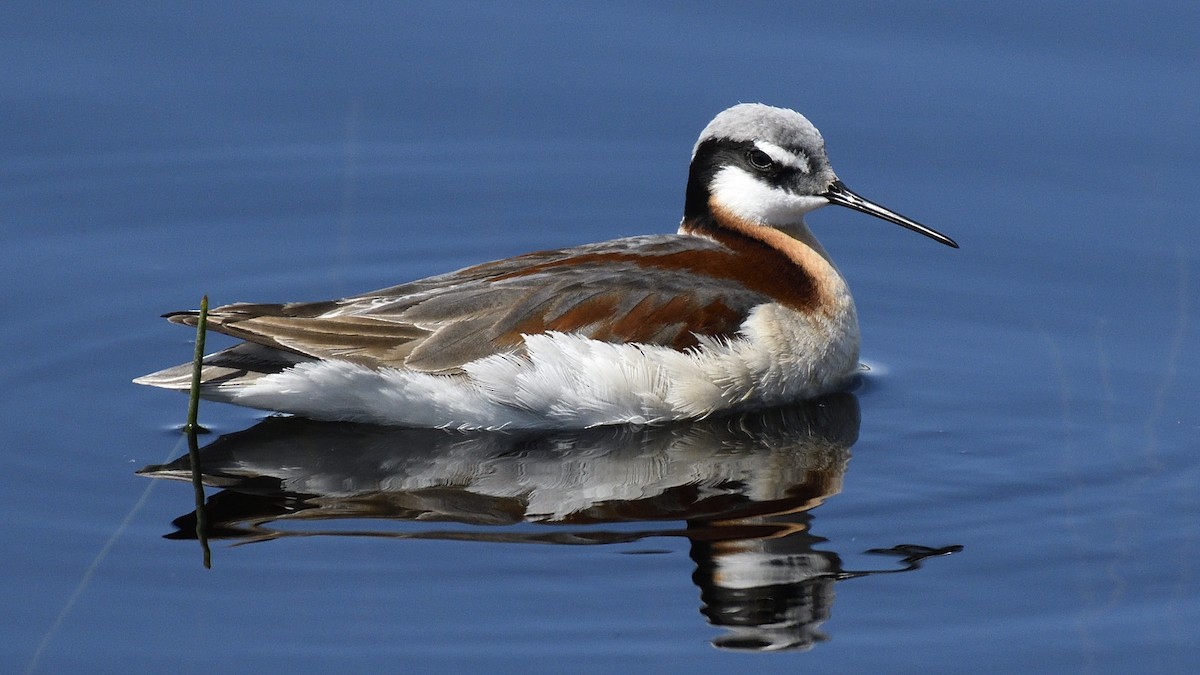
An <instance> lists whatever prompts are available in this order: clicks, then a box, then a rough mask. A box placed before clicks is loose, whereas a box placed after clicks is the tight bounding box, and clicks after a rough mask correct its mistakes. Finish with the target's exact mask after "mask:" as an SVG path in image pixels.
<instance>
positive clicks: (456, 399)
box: [134, 103, 958, 430]
mask: <svg viewBox="0 0 1200 675" xmlns="http://www.w3.org/2000/svg"><path fill="white" fill-rule="evenodd" d="M830 204H834V205H837V206H842V207H846V208H849V209H853V210H855V211H860V212H862V213H866V214H868V215H871V216H874V217H876V218H880V219H882V220H885V221H888V222H891V223H894V224H896V225H900V226H902V227H905V228H907V229H909V230H913V231H915V232H918V233H920V234H923V235H925V236H927V237H930V238H932V239H934V240H935V241H938V242H940V243H942V244H945V245H947V246H950V247H953V248H958V244H957V243H956V242H955V241H954V240H952V239H950V238H949V237H947V236H946V235H943V234H941V233H939V232H937V231H935V230H933V229H931V228H929V227H926V226H924V225H922V224H920V223H918V222H916V221H914V220H912V219H910V218H907V217H905V216H902V215H900V214H899V213H896V212H894V211H891V210H889V209H887V208H885V207H883V206H880V205H878V204H876V203H874V202H871V201H869V200H867V199H865V198H863V197H861V196H859V195H858V194H857V193H855V192H853V191H851V190H850V189H849V188H848V187H846V185H845V184H844V183H843V182H842V181H841V180H840V179H839V178H838V177H837V175H836V174H835V173H834V171H833V169H832V168H831V167H830V163H829V159H828V157H827V155H826V151H825V141H824V139H823V138H822V136H821V134H820V132H818V131H817V129H816V127H814V126H813V125H812V123H811V122H809V121H808V119H807V118H805V117H804V116H803V115H801V114H800V113H798V112H796V111H794V110H791V109H787V108H778V107H773V106H769V105H765V104H761V103H739V104H737V105H734V106H733V107H730V108H728V109H726V110H724V111H722V112H720V113H719V114H717V116H716V117H714V118H713V119H712V121H711V122H709V123H708V125H707V126H705V127H704V129H703V130H702V131H701V133H700V136H699V138H698V140H697V141H696V143H695V145H694V146H693V148H692V157H691V163H690V166H689V170H688V179H687V186H686V191H685V195H684V206H683V217H682V219H681V221H680V224H679V227H678V230H677V231H676V232H675V233H674V234H665V233H664V234H650V235H641V236H633V237H626V238H621V239H614V240H610V241H604V242H600V243H593V244H585V245H581V246H575V247H570V248H561V249H556V250H547V251H539V252H535V253H528V254H525V255H519V256H516V257H512V258H507V259H503V260H497V261H493V262H485V263H482V264H478V265H474V266H471V267H466V268H464V269H460V270H457V271H454V272H449V273H446V274H441V275H437V276H432V277H428V278H425V279H420V280H417V281H411V282H408V283H404V284H400V285H398V286H392V287H389V288H384V289H381V290H377V291H373V292H370V293H365V294H362V295H355V296H352V297H347V298H343V299H340V300H327V301H319V302H295V303H284V304H257V303H237V304H231V305H226V306H222V307H217V308H215V309H213V310H212V311H210V312H209V313H208V314H207V327H208V329H209V330H213V331H216V332H219V333H224V334H226V335H229V336H232V337H234V338H237V339H239V340H242V342H240V343H238V344H235V345H234V346H232V347H229V348H227V349H224V350H221V351H218V352H215V353H213V354H209V355H208V356H206V357H204V360H203V366H202V368H201V377H200V382H201V384H200V389H199V394H200V395H201V396H202V397H203V398H205V399H210V400H215V401H223V402H227V403H233V404H237V405H242V406H247V407H251V408H259V409H263V410H268V411H274V412H277V413H284V414H292V415H297V416H302V417H307V418H311V419H316V420H336V421H349V422H362V423H371V424H384V425H398V426H407V427H430V428H448V429H463V430H466V429H506V428H512V429H570V428H587V427H593V426H600V425H610V424H632V425H644V424H661V423H669V422H676V421H686V420H694V419H701V418H705V417H709V416H713V415H719V414H725V413H735V412H744V411H750V410H756V409H765V408H769V407H772V406H778V405H782V404H785V403H789V402H794V401H799V400H805V399H810V398H815V397H817V396H820V395H823V394H826V393H830V392H833V391H838V390H844V389H847V388H850V387H852V386H853V384H854V382H855V381H856V379H857V377H858V374H859V372H860V364H859V342H860V338H859V325H858V317H857V313H856V311H855V306H854V300H853V298H852V296H851V294H850V290H849V287H848V286H847V284H846V281H845V279H844V278H843V277H842V275H841V273H840V272H839V271H838V269H837V267H836V266H835V265H834V263H833V261H832V260H831V258H830V257H829V254H828V253H827V252H826V251H825V249H824V248H823V247H822V246H821V244H820V243H819V242H818V241H817V239H816V238H815V237H814V236H813V234H812V232H811V231H810V230H809V228H808V227H807V225H806V224H805V220H804V217H805V215H806V214H808V213H809V212H811V211H813V210H815V209H818V208H820V207H823V206H826V205H830ZM164 317H165V318H167V319H168V320H169V321H171V322H173V323H178V324H184V325H188V326H195V325H196V324H197V323H198V321H199V313H198V312H197V311H184V312H172V313H169V314H165V315H164ZM192 369H193V368H192V365H191V364H184V365H180V366H176V367H173V368H167V369H165V370H161V371H158V372H155V373H151V374H149V375H145V376H142V377H139V378H137V379H136V380H134V382H137V383H139V384H145V385H151V386H156V387H162V388H166V389H174V390H180V391H187V390H189V389H190V386H191V379H192Z"/></svg>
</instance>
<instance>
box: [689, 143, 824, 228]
mask: <svg viewBox="0 0 1200 675" xmlns="http://www.w3.org/2000/svg"><path fill="white" fill-rule="evenodd" d="M764 152H765V151H764ZM709 194H711V195H712V199H714V200H715V201H716V202H717V203H718V204H720V205H721V207H722V208H724V209H726V210H728V211H729V212H730V213H732V214H733V215H735V216H737V217H739V218H744V219H746V220H750V221H754V222H758V223H763V224H764V225H771V226H774V227H778V226H781V225H798V224H800V223H803V222H804V214H806V213H808V212H809V211H812V210H814V209H818V208H821V207H822V206H825V205H827V204H828V203H829V200H828V199H826V198H824V197H818V196H816V195H797V194H792V193H791V192H788V191H787V190H784V189H782V188H777V187H772V186H770V185H767V184H766V183H764V182H762V181H761V180H759V179H758V178H757V177H755V176H752V175H750V174H749V173H747V172H746V171H744V170H742V169H739V168H737V167H734V166H726V167H724V168H722V169H721V170H720V171H718V172H717V174H716V175H715V176H713V181H712V183H711V184H709Z"/></svg>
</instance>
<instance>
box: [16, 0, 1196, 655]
mask: <svg viewBox="0 0 1200 675" xmlns="http://www.w3.org/2000/svg"><path fill="white" fill-rule="evenodd" d="M1198 25H1200V10H1198V9H1197V6H1195V5H1194V4H1193V3H1186V2H1150V3H1147V2H1130V1H1122V2H1116V1H1114V2H1101V3H1090V4H1088V5H1086V6H1072V5H1067V4H1061V5H1060V4H1053V3H1051V4H1047V3H1035V2H1021V3H1002V4H986V3H938V4H929V3H895V2H868V3H857V4H855V5H853V6H843V5H838V4H832V5H831V4H829V3H789V4H782V3H765V2H763V3H757V2H756V3H735V4H730V5H728V6H724V5H716V4H707V3H700V4H697V3H661V4H655V5H651V6H646V5H645V3H521V4H518V5H510V4H500V3H495V4H493V3H462V4H452V5H446V4H444V3H433V4H424V3H353V4H343V3H306V4H303V5H296V4H293V3H282V2H262V3H223V4H205V5H196V6H179V5H175V4H171V3H166V4H164V3H151V2H131V3H121V4H120V5H109V4H87V3H82V4H62V3H59V4H50V3H41V2H6V3H4V4H3V5H2V6H0V62H3V63H4V64H5V67H4V68H2V69H0V129H2V133H0V236H2V242H3V246H0V308H2V311H3V320H0V354H3V355H4V358H3V359H2V360H0V411H3V420H4V423H3V425H0V447H2V448H3V451H2V454H0V462H2V470H0V512H3V513H4V514H5V517H4V519H3V520H4V526H3V532H4V537H3V538H2V539H0V541H2V542H3V544H0V546H3V556H2V557H3V559H4V564H3V568H4V573H3V575H0V604H2V605H3V606H4V607H5V608H6V610H5V611H4V612H3V613H0V635H2V636H3V638H4V639H3V640H2V641H0V670H2V671H4V672H23V671H29V672H45V673H60V672H114V673H115V672H180V673H186V672H210V671H214V670H215V671H218V672H223V671H224V672H291V673H302V672H330V671H339V672H362V671H402V672H407V671H411V672H451V673H453V672H501V673H503V672H523V673H524V672H595V673H609V672H612V673H616V672H656V673H673V672H688V673H697V672H728V671H730V670H731V669H741V670H744V671H746V672H764V673H769V672H796V671H799V670H803V669H812V670H816V669H823V670H829V671H832V672H864V671H886V672H960V671H964V670H969V671H971V672H1014V671H1041V672H1167V673H1171V672H1179V673H1188V672H1195V671H1196V670H1198V669H1200V647H1197V642H1196V640H1195V626H1197V625H1200V581H1198V580H1200V563H1198V561H1200V522H1198V520H1200V490H1198V488H1197V486H1198V484H1200V462H1198V461H1197V459H1196V451H1197V450H1198V449H1200V443H1198V441H1197V439H1198V438H1200V396H1198V395H1197V388H1196V382H1197V381H1200V357H1198V352H1197V345H1200V320H1198V319H1197V318H1196V316H1195V313H1196V310H1197V305H1198V298H1200V269H1198V262H1200V259H1198V257H1197V252H1198V251H1200V228H1197V227H1196V223H1195V220H1196V214H1197V213H1198V212H1200V198H1198V196H1197V189H1196V186H1197V185H1198V184H1200V140H1198V138H1200V137H1198V136H1197V134H1196V133H1195V120H1196V119H1200V79H1197V76H1196V74H1197V72H1200V41H1197V40H1196V39H1195V27H1196V26H1198ZM739 101H763V102H766V103H771V104H774V105H781V106H787V107H792V108H795V109H797V110H799V111H801V112H803V113H804V114H805V115H807V116H808V117H809V118H810V119H811V120H812V121H813V122H814V124H816V126H817V127H818V128H820V129H821V131H822V133H823V134H824V136H825V138H826V141H827V145H828V150H829V154H830V157H831V160H832V162H833V166H834V167H835V169H836V170H837V171H838V172H839V175H840V177H841V178H842V179H843V180H845V182H846V183H847V184H848V185H849V186H850V187H851V188H853V189H855V190H856V191H858V192H860V193H862V194H864V195H865V196H867V197H869V198H872V199H875V200H877V201H879V202H880V203H882V204H884V205H887V206H889V207H891V208H894V209H896V210H898V211H900V212H902V213H905V214H908V215H911V216H913V217H914V218H916V219H918V220H920V221H922V222H924V223H927V224H929V225H930V226H932V227H935V228H937V229H939V230H941V231H944V232H946V233H947V234H949V235H950V236H953V237H955V238H956V239H957V240H958V241H959V243H960V244H961V245H962V248H961V249H960V250H957V251H954V250H950V249H947V248H944V247H941V246H938V245H936V244H934V243H932V242H931V241H929V240H927V239H924V238H922V237H919V236H916V235H913V234H912V233H909V232H906V231H904V230H902V229H900V228H896V227H893V226H890V225H887V224H885V223H883V222H881V221H877V220H873V219H870V218H868V217H866V216H863V215H861V214H856V213H853V212H850V211H846V210H843V209H825V210H822V211H820V212H817V213H815V214H813V215H812V216H811V217H810V225H811V227H812V229H813V230H814V232H815V233H816V234H817V236H818V237H819V238H820V239H821V241H822V242H823V244H824V245H825V247H826V248H827V249H828V250H829V252H830V254H831V255H832V256H833V258H834V259H835V260H836V261H837V263H838V265H839V267H840V269H841V270H842V272H843V274H844V275H845V276H846V277H847V279H848V280H849V282H850V284H851V287H852V289H853V291H854V294H855V298H856V301H857V304H858V309H859V315H860V320H861V322H862V325H863V345H864V346H863V358H864V361H865V362H866V363H867V365H868V366H869V367H870V368H871V370H870V372H869V373H868V374H867V376H866V377H865V378H864V382H863V385H862V386H861V387H860V388H859V389H858V390H857V391H856V392H855V393H854V394H853V396H852V397H849V398H839V399H836V400H833V401H827V402H822V403H821V404H820V405H815V406H809V407H803V408H799V409H796V410H793V411H784V412H783V413H780V414H779V415H778V416H776V417H766V418H754V419H750V420H743V421H740V422H738V424H737V425H726V426H720V425H718V426H716V427H711V428H710V427H703V426H701V427H697V428H689V429H679V430H673V431H671V433H670V434H669V435H667V436H662V435H655V434H656V433H659V432H652V433H648V434H647V433H640V434H638V433H633V432H630V435H618V436H615V437H607V436H588V435H583V436H571V435H568V436H564V437H554V438H549V439H547V438H535V439H525V438H517V439H513V438H493V437H485V438H466V439H451V440H452V441H453V442H451V441H446V440H444V439H442V440H438V439H433V440H431V439H429V438H426V437H413V436H409V435H405V434H401V435H399V436H395V435H386V434H385V435H384V436H382V437H377V436H374V435H371V434H365V433H363V432H361V430H360V431H354V430H345V429H329V428H326V427H320V428H317V429H313V428H309V427H308V426H305V425H303V424H302V423H301V424H297V423H295V422H286V421H285V422H280V421H279V420H266V422H263V418H264V415H263V414H261V413H258V412H256V411H249V410H243V409H238V408H233V407H229V406H222V405H216V404H206V405H204V406H202V408H201V420H202V422H203V423H204V425H205V426H206V427H208V428H209V429H210V430H211V431H212V432H213V433H212V434H209V435H205V436H203V437H202V438H201V443H202V444H205V445H207V444H209V443H213V442H214V441H215V440H216V439H217V438H218V437H219V436H223V438H222V440H221V441H219V443H220V444H221V445H219V446H218V445H216V444H214V445H213V446H211V448H210V449H209V450H208V453H209V454H208V457H209V460H207V461H209V462H210V464H208V465H206V466H207V468H206V470H211V472H212V473H211V475H210V478H211V479H212V480H213V481H217V479H218V478H220V479H221V480H223V481H225V484H224V485H223V486H222V485H216V486H213V487H210V488H209V489H208V496H209V498H210V504H211V505H212V510H213V512H214V514H215V515H216V517H218V519H219V520H220V523H219V524H220V525H221V527H222V528H225V529H223V530H221V532H222V533H223V536H222V537H220V538H214V540H213V541H212V542H211V545H212V568H211V569H205V568H204V567H203V565H202V563H201V553H200V547H199V545H198V544H197V542H196V541H194V540H193V539H189V538H188V537H189V536H190V535H189V533H190V532H192V531H194V528H193V527H192V525H191V521H189V520H187V518H188V517H190V514H191V512H192V511H193V509H194V508H195V504H194V502H193V494H192V491H191V488H190V486H188V485H187V484H185V483H183V482H174V481H168V480H161V479H155V478H151V477H147V476H143V475H138V474H137V473H135V472H136V471H137V470H139V469H141V468H143V467H146V466H147V465H162V464H165V463H168V462H171V461H172V460H175V459H176V458H177V457H179V456H180V455H182V454H184V453H186V445H185V444H184V442H183V438H182V437H181V435H180V434H179V431H178V428H179V425H180V424H181V423H182V421H183V416H184V412H185V400H184V399H183V398H182V397H180V396H178V395H174V394H170V393H167V392H162V391H158V390H152V389H147V388H144V387H138V386H135V385H133V384H131V383H130V380H131V378H133V377H136V376H138V375H141V374H143V373H146V372H150V371H152V370H156V369H158V368H161V367H165V366H168V365H173V364H175V363H179V362H182V361H185V360H187V359H188V358H189V357H190V355H191V349H192V343H191V340H192V337H193V336H192V335H191V334H190V333H189V331H187V330H184V329H182V328H180V327H178V326H171V325H169V324H167V323H166V322H164V321H162V320H161V319H160V318H158V317H159V315H160V314H161V313H163V312H167V311H171V310H179V309H187V308H192V307H195V306H196V305H197V303H198V302H199V298H200V295H201V294H204V293H207V294H208V295H209V296H210V297H211V298H212V299H213V301H214V302H215V303H227V302H234V301H242V300H246V301H264V302H279V301H288V300H316V299H323V298H331V297H340V296H345V295H349V294H352V293H357V292H362V291H366V290H370V289H373V288H379V287H383V286H387V285H391V284H394V283H398V282H401V281H406V280H410V279H415V278H419V277H422V276H427V275H430V274H434V273H438V272H443V271H447V270H451V269H456V268H459V267H462V266H465V265H469V264H473V263H477V262H482V261H486V260H491V259H495V258H500V257H504V256H509V255H514V254H518V253H523V252H527V251H531V250H537V249H544V248H552V247H558V246H566V245H573V244H579V243H585V242H591V241H600V240H603V239H607V238H613V237H618V236H625V235H631V234H640V233H655V232H670V231H673V230H674V228H675V226H676V224H677V223H678V220H679V216H680V211H681V208H682V203H683V186H684V181H685V179H686V171H687V161H688V157H689V153H690V150H691V147H692V144H693V143H694V141H695V137H696V135H697V134H698V133H699V131H700V129H701V128H703V126H704V124H705V123H707V121H708V120H709V119H710V118H711V117H712V116H713V115H714V114H716V113H717V112H719V111H720V110H722V109H724V108H725V107H728V106H729V105H732V104H734V103H736V102H739ZM214 341H216V338H214ZM216 344H217V346H219V345H221V344H227V342H219V341H216ZM264 425H266V426H264ZM239 432H245V433H241V434H240V435H235V434H239ZM392 448H404V450H391V449H392ZM176 468H178V467H177V465H176ZM285 469H286V472H287V475H281V474H280V472H281V471H284V470H285ZM157 471H158V473H157V474H155V475H159V476H165V477H180V476H181V475H182V474H181V473H179V472H178V471H176V472H175V473H172V470H171V469H170V468H164V467H158V468H157ZM222 472H224V473H222ZM570 508H578V509H579V510H577V511H570V510H569V509H570ZM556 509H557V510H556ZM568 512H569V513H570V514H572V515H570V516H569V517H568V516H567V515H564V514H567V513H568ZM176 519H181V520H179V521H178V522H177V523H175V524H173V522H172V521H175V520H176ZM168 537H169V538H168ZM868 572H870V573H868ZM766 652H770V653H766Z"/></svg>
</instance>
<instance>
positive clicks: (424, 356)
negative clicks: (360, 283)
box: [169, 235, 771, 373]
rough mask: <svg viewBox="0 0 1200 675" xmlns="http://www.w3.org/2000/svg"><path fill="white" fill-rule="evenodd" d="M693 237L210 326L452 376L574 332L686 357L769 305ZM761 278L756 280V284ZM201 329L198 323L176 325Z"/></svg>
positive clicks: (542, 260)
mask: <svg viewBox="0 0 1200 675" xmlns="http://www.w3.org/2000/svg"><path fill="white" fill-rule="evenodd" d="M738 253H739V252H738V251H736V250H734V249H733V248H730V247H728V246H726V245H723V244H719V243H716V242H714V241H711V240H709V239H704V238H700V237H693V236H675V235H664V236H651V237H633V238H629V239H618V240H615V241H610V242H604V243H602V244H593V245H589V246H581V247H578V248H573V249H564V250H558V251H543V252H539V253H532V254H529V255H525V256H519V257H517V258H509V259H507V260H501V261H496V262H492V263H485V264H483V265H477V266H475V267H470V268H466V269H463V270H459V271H457V272H452V273H450V274H444V275H440V276H437V277H430V278H428V279H422V280H420V281H414V282H411V283H408V284H403V285H400V286H393V287H391V288H387V289H383V290H381V291H376V292H374V293H368V294H364V295H360V296H355V297H351V298H346V299H344V300H338V301H327V302H317V303H292V304H285V305H252V304H237V305H228V306H225V307H219V308H217V309H215V310H213V311H212V312H210V314H209V322H210V324H209V325H210V326H211V327H212V328H213V329H214V330H216V331H218V332H221V333H226V334H228V335H232V336H234V337H238V338H241V339H244V340H247V341H250V342H254V343H258V344H262V345H266V346H269V347H273V348H276V349H281V350H285V351H289V352H294V353H297V354H302V355H306V356H309V357H314V358H336V359H344V360H349V361H354V362H358V363H362V364H364V365H370V366H372V367H376V366H393V367H406V368H412V369H416V370H422V371H426V372H437V373H449V372H454V371H455V370H457V369H459V368H460V367H461V366H462V365H463V364H465V363H467V362H469V361H472V360H475V359H478V358H481V357H484V356H488V355H490V354H495V353H517V352H519V351H520V350H521V349H522V348H523V340H522V335H525V334H536V333H543V332H547V331H560V332H564V333H576V334H580V335H584V336H586V337H590V338H593V339H596V340H604V341H607V342H638V343H644V344H656V345H665V346H669V347H672V348H675V349H687V348H689V347H693V346H695V345H696V344H697V342H698V341H697V338H696V336H697V335H704V336H710V337H728V336H731V335H733V334H735V333H736V331H737V330H738V327H739V326H740V325H741V323H742V321H743V320H744V319H745V316H746V314H747V313H748V312H749V311H750V309H752V308H753V307H754V306H756V305H759V304H762V303H764V302H769V301H771V298H770V296H769V295H768V294H767V293H765V292H764V291H766V290H769V289H768V288H766V287H764V284H765V283H766V282H763V283H758V282H755V281H754V279H757V278H758V277H759V276H761V275H762V272H761V270H756V268H755V265H756V263H755V262H754V261H752V260H751V259H750V258H749V257H747V256H742V255H739V254H738ZM756 275H758V276H756ZM169 318H170V319H171V320H172V321H176V322H179V323H188V324H191V325H194V324H195V315H194V313H183V314H176V315H169Z"/></svg>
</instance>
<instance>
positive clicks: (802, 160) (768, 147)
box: [754, 141, 811, 173]
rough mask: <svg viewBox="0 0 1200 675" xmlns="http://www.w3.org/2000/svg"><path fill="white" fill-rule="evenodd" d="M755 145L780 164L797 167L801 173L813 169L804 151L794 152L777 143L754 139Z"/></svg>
mask: <svg viewBox="0 0 1200 675" xmlns="http://www.w3.org/2000/svg"><path fill="white" fill-rule="evenodd" d="M754 147H756V148H758V149H759V150H762V151H763V152H765V153H767V156H768V157H770V158H771V159H772V160H774V161H775V163H776V164H779V165H780V166H786V167H788V168H789V169H796V170H798V171H800V172H801V173H808V172H809V170H810V169H811V166H810V165H809V163H808V157H807V156H806V155H804V154H802V153H798V152H792V151H791V150H788V149H787V148H784V147H782V146H779V145H775V144H774V143H768V142H767V141H754Z"/></svg>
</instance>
